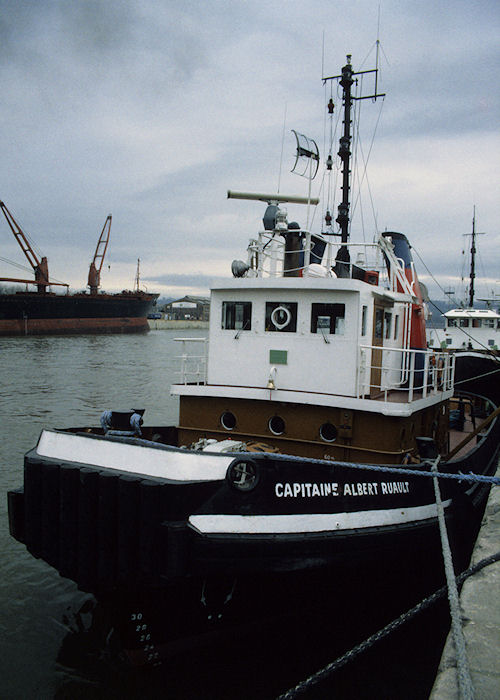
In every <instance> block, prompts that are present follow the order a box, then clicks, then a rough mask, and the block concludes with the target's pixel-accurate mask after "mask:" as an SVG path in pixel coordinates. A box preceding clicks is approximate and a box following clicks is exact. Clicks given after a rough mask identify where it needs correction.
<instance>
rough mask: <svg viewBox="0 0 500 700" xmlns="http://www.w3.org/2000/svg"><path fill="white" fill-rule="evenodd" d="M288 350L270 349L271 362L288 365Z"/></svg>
mask: <svg viewBox="0 0 500 700" xmlns="http://www.w3.org/2000/svg"><path fill="white" fill-rule="evenodd" d="M287 354H288V350H269V362H270V363H271V364H272V365H286V364H287Z"/></svg>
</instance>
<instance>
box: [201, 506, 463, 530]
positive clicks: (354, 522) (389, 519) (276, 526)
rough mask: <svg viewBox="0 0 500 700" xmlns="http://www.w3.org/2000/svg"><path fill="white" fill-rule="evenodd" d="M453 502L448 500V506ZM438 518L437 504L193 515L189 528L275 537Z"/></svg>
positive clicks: (357, 528)
mask: <svg viewBox="0 0 500 700" xmlns="http://www.w3.org/2000/svg"><path fill="white" fill-rule="evenodd" d="M450 503H451V501H449V500H448V501H445V503H444V505H445V507H447V506H449V505H450ZM436 517H437V509H436V505H435V504H429V505H425V506H413V507H411V508H394V509H391V510H365V511H355V512H352V513H300V514H297V515H295V514H293V515H292V514H290V515H224V514H220V515H191V516H190V517H189V520H188V522H189V525H190V526H191V527H192V528H193V529H195V530H197V531H198V532H199V533H202V534H213V535H222V534H228V535H233V534H234V535H240V534H242V535H243V534H245V535H275V534H301V533H302V534H306V533H314V532H333V531H339V530H360V529H364V528H369V527H384V526H388V525H400V524H403V523H413V522H419V521H424V520H429V519H431V518H436Z"/></svg>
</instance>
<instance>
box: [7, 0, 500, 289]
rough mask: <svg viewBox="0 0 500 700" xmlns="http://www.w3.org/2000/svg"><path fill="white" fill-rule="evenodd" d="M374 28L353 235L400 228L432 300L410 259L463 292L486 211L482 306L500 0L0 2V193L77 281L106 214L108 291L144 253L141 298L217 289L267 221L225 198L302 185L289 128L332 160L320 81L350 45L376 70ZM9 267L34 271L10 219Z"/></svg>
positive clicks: (491, 275) (497, 110) (499, 231)
mask: <svg viewBox="0 0 500 700" xmlns="http://www.w3.org/2000/svg"><path fill="white" fill-rule="evenodd" d="M379 8H380V20H379ZM378 24H379V29H378V37H379V39H380V46H381V51H380V66H381V73H380V78H379V85H378V87H379V91H382V92H385V93H386V97H385V100H383V101H382V100H379V101H377V103H375V104H374V103H372V102H371V101H370V100H366V101H364V102H363V103H362V107H361V110H362V111H361V128H362V129H363V124H364V119H365V117H366V120H367V121H366V123H367V126H368V127H371V126H373V125H374V124H375V123H378V126H377V133H376V137H375V140H374V142H373V147H372V148H371V152H370V160H369V166H368V178H369V179H368V182H369V186H370V193H371V200H370V199H368V200H367V201H366V203H365V204H364V205H363V208H362V209H361V207H358V208H357V211H358V214H359V215H361V214H362V218H360V217H358V218H355V219H354V221H353V238H355V237H356V238H357V237H358V234H359V235H362V236H364V238H365V239H366V240H371V239H372V237H373V235H374V233H375V232H376V231H381V230H385V229H388V230H396V231H401V232H403V233H405V234H406V235H407V236H408V237H409V239H410V242H411V243H412V245H413V247H414V250H415V253H416V258H417V259H416V262H417V265H418V267H419V268H420V273H421V277H422V278H423V280H424V281H425V282H426V283H427V284H428V286H429V288H430V291H431V293H432V294H433V295H434V296H435V295H436V293H439V292H438V289H437V287H436V286H435V284H434V282H433V281H432V280H431V279H430V278H429V276H428V274H427V272H426V270H425V269H423V268H422V265H421V264H420V260H419V257H418V256H421V257H422V258H423V260H424V261H425V264H426V265H427V267H428V269H429V270H430V272H431V273H432V275H433V276H434V277H435V278H436V279H437V280H438V281H439V283H440V284H441V286H442V287H443V288H445V289H448V288H449V287H450V285H451V287H453V288H455V289H456V292H457V294H458V292H459V288H460V285H459V282H460V276H461V275H462V273H464V274H465V275H467V273H468V270H467V267H466V263H465V259H464V256H463V255H462V250H463V247H464V245H465V246H467V245H468V240H469V239H468V238H467V237H465V236H464V234H467V233H470V231H471V222H472V212H473V207H474V206H475V207H476V221H477V230H478V231H480V232H485V234H486V235H483V236H480V240H479V249H480V255H479V259H478V261H477V263H478V269H477V272H478V276H479V277H481V278H484V279H486V280H487V284H486V285H485V286H483V288H481V289H480V290H479V294H483V295H485V294H487V293H488V292H491V290H492V289H493V288H494V287H495V283H496V291H497V292H498V291H499V283H498V280H499V278H500V186H499V185H500V177H499V168H500V128H499V127H500V90H499V89H498V83H499V77H500V43H499V39H498V37H499V36H500V4H499V3H498V1H497V0H491V1H489V0H477V1H476V2H470V0H453V2H449V0H447V1H443V0H432V1H429V0H419V2H418V3H417V2H414V1H409V0H397V1H392V0H381V1H380V3H378V2H370V1H369V0H358V2H355V3H353V2H352V0H349V1H347V0H308V2H304V1H303V0H301V1H300V2H299V1H297V2H296V1H295V0H288V1H282V2H277V1H274V0H265V1H262V2H260V1H257V0H246V1H244V0H232V1H231V2H229V1H228V0H204V1H202V0H184V1H183V2H182V3H180V2H178V0H176V1H175V2H174V1H173V0H140V2H139V0H135V1H134V0H86V1H85V0H37V1H36V2H35V1H34V0H0V141H1V153H0V199H1V200H3V201H4V202H5V203H6V205H7V207H8V208H9V209H10V211H11V212H12V214H13V215H14V217H16V219H17V220H18V223H19V224H20V225H21V227H22V228H23V230H24V231H25V233H27V234H29V236H30V238H31V239H32V240H33V241H34V243H35V245H36V250H37V251H38V252H39V253H40V254H43V255H46V256H47V257H48V261H49V271H50V273H51V276H52V277H53V278H54V279H57V280H59V281H63V282H68V283H69V284H70V285H71V287H72V288H73V289H82V288H84V287H85V285H86V281H87V274H88V266H89V264H90V261H91V260H92V257H93V255H94V251H95V247H96V244H97V240H98V237H99V234H100V232H101V229H102V227H103V225H104V221H105V219H106V216H107V215H108V214H110V213H111V214H112V215H113V224H112V229H111V240H110V247H109V249H108V252H107V255H106V260H105V265H104V268H103V273H102V286H103V288H105V289H106V290H109V291H116V290H121V289H123V288H131V287H132V286H133V283H134V277H135V272H136V266H137V259H138V258H140V260H141V281H142V284H143V285H144V286H145V287H146V288H147V289H148V290H149V291H156V292H160V293H161V294H162V295H164V296H170V297H177V298H178V297H181V296H183V295H184V294H186V293H190V294H206V293H208V288H209V284H210V280H211V279H214V278H220V277H221V276H230V264H231V261H232V260H233V259H234V258H243V259H245V257H246V256H245V250H246V245H247V242H248V239H249V237H251V236H253V235H255V232H256V231H257V229H259V228H260V227H261V218H262V215H263V211H264V205H262V204H261V203H259V202H242V201H238V200H228V199H227V198H226V192H227V190H228V189H233V190H246V191H257V192H269V191H271V192H273V191H276V189H277V187H278V184H279V186H280V191H281V192H282V193H286V194H301V195H305V194H306V193H307V181H306V180H305V179H304V178H301V177H298V176H297V175H295V174H290V172H289V170H290V165H291V163H293V148H294V144H293V140H292V134H291V129H296V130H297V131H299V132H302V133H305V134H307V135H308V136H310V137H311V138H314V139H315V140H316V141H317V142H318V145H319V147H320V150H321V151H322V155H324V153H323V147H324V144H325V142H326V143H327V142H328V136H326V137H325V134H326V135H328V133H329V132H328V123H327V121H326V120H325V113H326V107H325V105H326V102H327V101H328V99H329V97H330V87H327V88H326V89H325V87H324V86H323V84H322V80H321V78H322V77H323V76H324V75H337V74H338V73H339V72H340V70H341V67H342V65H344V63H345V57H346V54H348V53H349V54H352V62H353V66H354V69H355V70H367V69H370V68H373V67H374V66H375V42H376V39H377V26H378ZM368 89H372V86H371V85H370V86H369V84H368V82H367V83H366V90H368ZM333 97H334V101H335V102H336V103H337V107H338V108H340V106H341V105H340V100H338V98H337V92H336V88H335V89H334V93H333ZM360 104H361V103H360ZM325 123H326V129H325ZM363 138H364V139H366V140H365V141H364V143H363V150H364V153H365V156H366V155H367V153H368V151H370V144H371V132H370V131H368V132H367V135H366V136H363ZM282 143H283V158H281V153H282ZM336 150H337V148H335V150H334V152H333V153H334V154H335V153H336ZM280 162H281V163H282V165H281V168H280ZM321 179H322V168H321V169H320V172H319V173H318V176H317V178H316V180H315V181H314V183H313V191H314V192H317V190H318V188H319V186H320V184H321ZM338 197H339V196H338V195H336V198H335V207H334V209H335V211H336V207H337V204H338ZM287 208H288V212H289V218H290V219H295V220H297V221H299V222H300V223H301V224H302V225H305V223H306V222H305V216H306V212H305V208H304V207H303V206H302V207H301V206H299V205H289V206H288V207H287ZM323 215H324V204H323V205H322V206H320V207H318V212H317V213H316V215H315V218H314V221H313V226H312V228H313V230H314V229H315V230H319V229H320V227H321V219H322V216H323ZM0 258H1V259H0V276H6V277H7V276H8V277H13V276H14V277H19V276H21V277H24V276H25V275H26V274H27V273H26V272H22V271H21V270H19V269H17V270H16V269H15V268H12V267H11V266H9V265H7V264H6V262H5V260H4V259H8V260H12V261H14V262H17V263H19V264H22V265H26V263H27V261H26V259H25V257H24V255H23V253H22V251H21V249H20V248H19V246H18V245H17V243H16V241H15V240H14V237H13V236H12V234H11V233H10V229H9V228H8V226H7V222H6V221H5V220H4V218H3V217H2V218H1V220H0ZM464 265H465V270H464ZM440 296H443V295H442V294H440Z"/></svg>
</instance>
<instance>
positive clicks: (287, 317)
mask: <svg viewBox="0 0 500 700" xmlns="http://www.w3.org/2000/svg"><path fill="white" fill-rule="evenodd" d="M282 313H284V314H285V320H284V321H283V322H280V321H278V316H279V315H281V314H282ZM291 320H292V314H291V313H290V310H289V309H287V308H286V306H277V307H276V308H275V309H273V311H272V313H271V323H272V324H273V326H274V327H275V328H277V329H278V330H279V331H281V330H283V328H286V327H287V326H288V324H289V323H290V321H291Z"/></svg>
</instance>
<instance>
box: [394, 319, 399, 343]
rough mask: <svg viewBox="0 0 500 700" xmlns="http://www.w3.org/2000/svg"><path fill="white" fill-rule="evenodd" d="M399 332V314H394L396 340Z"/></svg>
mask: <svg viewBox="0 0 500 700" xmlns="http://www.w3.org/2000/svg"><path fill="white" fill-rule="evenodd" d="M398 334H399V314H396V315H395V316H394V340H397V337H398Z"/></svg>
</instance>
